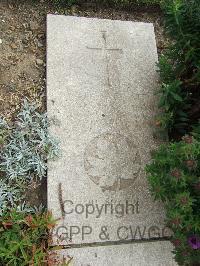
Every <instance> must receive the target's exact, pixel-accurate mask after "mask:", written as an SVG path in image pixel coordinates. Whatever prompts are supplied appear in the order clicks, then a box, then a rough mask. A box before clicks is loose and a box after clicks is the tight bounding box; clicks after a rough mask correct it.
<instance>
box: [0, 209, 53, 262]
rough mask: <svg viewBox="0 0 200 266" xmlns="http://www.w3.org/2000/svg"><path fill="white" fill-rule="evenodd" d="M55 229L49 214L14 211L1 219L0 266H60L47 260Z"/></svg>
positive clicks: (5, 214) (49, 259)
mask: <svg viewBox="0 0 200 266" xmlns="http://www.w3.org/2000/svg"><path fill="white" fill-rule="evenodd" d="M54 225H55V221H54V220H53V219H52V216H51V214H50V213H43V214H42V213H36V214H34V213H30V214H26V213H24V212H19V211H17V210H15V209H12V210H11V211H10V212H6V213H4V214H3V216H2V217H1V218H0V231H1V234H0V265H10V266H19V265H20V266H23V265H24V266H26V265H27V266H28V265H36V266H39V265H57V264H56V260H55V259H53V258H52V257H49V256H47V253H48V251H49V245H48V242H49V241H50V239H49V230H50V229H52V228H53V227H54Z"/></svg>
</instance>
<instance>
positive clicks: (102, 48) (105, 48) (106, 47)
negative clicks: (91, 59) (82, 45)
mask: <svg viewBox="0 0 200 266" xmlns="http://www.w3.org/2000/svg"><path fill="white" fill-rule="evenodd" d="M101 33H102V38H103V43H104V45H103V47H89V46H86V47H87V48H88V49H91V50H99V51H105V52H107V51H111V52H120V53H122V49H120V48H108V46H107V38H106V31H101Z"/></svg>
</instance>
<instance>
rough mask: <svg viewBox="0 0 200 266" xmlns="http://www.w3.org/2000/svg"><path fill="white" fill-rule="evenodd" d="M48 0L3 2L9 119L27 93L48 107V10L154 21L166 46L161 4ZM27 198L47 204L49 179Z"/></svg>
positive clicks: (3, 104) (2, 109)
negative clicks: (56, 1) (125, 6)
mask: <svg viewBox="0 0 200 266" xmlns="http://www.w3.org/2000/svg"><path fill="white" fill-rule="evenodd" d="M48 2H49V1H44V0H40V1H38V2H35V1H34V2H33V1H30V0H29V1H17V2H16V1H14V0H13V1H2V0H1V3H0V54H1V56H0V115H1V116H3V117H5V118H6V119H8V120H10V119H12V118H13V117H14V115H15V113H16V112H17V111H18V110H19V108H20V104H21V103H22V101H23V99H24V97H27V98H28V99H29V100H30V101H34V102H37V103H38V104H39V105H40V107H41V109H42V110H45V106H46V105H45V102H46V96H45V95H46V87H45V83H46V79H45V69H46V64H45V57H46V32H45V30H46V14H48V13H51V14H63V15H74V16H84V17H98V18H107V19H117V20H131V21H144V22H151V23H154V26H155V33H156V41H157V47H158V53H160V52H161V51H162V49H163V48H165V46H166V39H165V37H164V34H163V27H162V13H161V11H160V10H159V9H158V8H147V7H144V8H136V9H134V10H131V11H127V10H116V9H112V8H105V7H101V6H96V5H94V4H82V5H81V6H72V7H71V8H65V9H64V8H63V9H58V8H56V7H55V6H53V5H51V4H50V3H48ZM29 191H30V192H28V193H27V194H28V200H29V201H30V203H31V204H35V205H39V204H40V203H43V204H44V205H46V182H45V181H43V182H42V185H41V184H40V185H39V186H38V185H37V184H31V189H30V190H29Z"/></svg>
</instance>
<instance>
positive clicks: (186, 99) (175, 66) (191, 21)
mask: <svg viewBox="0 0 200 266" xmlns="http://www.w3.org/2000/svg"><path fill="white" fill-rule="evenodd" d="M161 3H162V5H161V6H162V8H163V11H164V14H165V18H164V21H165V28H166V33H167V34H168V36H169V37H170V38H171V40H172V41H171V45H170V47H168V48H167V49H166V51H165V52H164V54H163V55H162V56H161V57H160V60H159V68H160V76H161V82H162V86H161V89H160V91H159V93H160V103H159V107H160V108H161V109H162V111H163V118H162V116H161V117H159V118H158V119H159V121H160V125H161V128H162V129H164V130H166V129H167V130H168V133H169V135H170V137H171V138H175V139H179V137H180V136H183V135H184V134H185V133H188V132H190V131H191V129H192V126H194V125H195V124H197V121H198V119H199V118H200V107H199V106H200V94H199V86H200V42H199V40H200V31H199V28H200V1H199V0H198V1H195V0H173V1H171V0H163V1H161ZM167 118H168V119H167Z"/></svg>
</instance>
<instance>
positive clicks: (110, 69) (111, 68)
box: [86, 31, 123, 88]
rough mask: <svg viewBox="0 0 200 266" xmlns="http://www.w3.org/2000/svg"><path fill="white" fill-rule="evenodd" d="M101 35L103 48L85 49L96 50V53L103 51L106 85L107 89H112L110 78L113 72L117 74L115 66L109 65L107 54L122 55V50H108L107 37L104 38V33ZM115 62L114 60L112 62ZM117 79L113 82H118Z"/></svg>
mask: <svg viewBox="0 0 200 266" xmlns="http://www.w3.org/2000/svg"><path fill="white" fill-rule="evenodd" d="M101 33H102V38H103V47H89V46H86V48H87V49H91V50H97V51H103V52H104V54H105V57H106V72H107V78H106V79H107V85H108V87H109V88H112V84H113V82H111V77H112V74H111V73H113V72H115V73H117V67H116V66H115V64H112V66H111V65H110V62H111V61H110V60H109V57H108V53H107V52H109V51H110V52H118V53H120V54H122V53H123V50H122V49H121V48H109V47H108V45H107V36H106V31H101ZM114 62H116V60H115V61H114ZM118 79H119V77H116V78H115V80H118Z"/></svg>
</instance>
